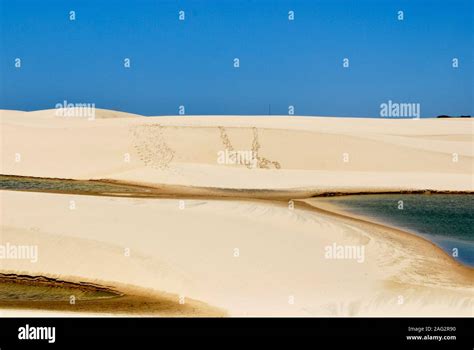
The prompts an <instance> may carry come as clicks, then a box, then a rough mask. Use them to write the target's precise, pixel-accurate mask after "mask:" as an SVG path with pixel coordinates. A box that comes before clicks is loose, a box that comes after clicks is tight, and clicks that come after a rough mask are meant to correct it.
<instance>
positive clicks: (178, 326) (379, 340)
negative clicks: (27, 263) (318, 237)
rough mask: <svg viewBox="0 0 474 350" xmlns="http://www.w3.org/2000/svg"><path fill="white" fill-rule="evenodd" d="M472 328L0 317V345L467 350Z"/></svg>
mask: <svg viewBox="0 0 474 350" xmlns="http://www.w3.org/2000/svg"><path fill="white" fill-rule="evenodd" d="M35 327H39V328H35ZM44 327H54V342H53V341H52V340H53V339H52V336H51V333H52V328H44ZM32 329H33V330H32ZM473 330H474V322H473V318H0V349H1V350H6V349H17V348H30V347H31V348H39V347H41V348H56V347H57V348H64V347H65V346H68V345H71V346H72V345H75V346H84V347H87V348H88V349H89V348H94V347H95V346H101V347H102V346H103V345H102V344H104V343H106V344H108V345H113V344H120V345H126V344H134V345H135V346H136V345H138V344H140V343H141V341H143V342H144V343H143V344H145V343H149V342H150V341H154V340H155V339H156V340H157V339H159V338H161V337H178V338H180V339H181V340H183V339H184V338H186V337H202V336H211V337H221V336H233V337H235V336H260V337H262V336H263V337H270V340H271V339H276V340H278V339H282V337H285V336H291V337H313V338H315V339H314V340H313V341H316V343H317V342H318V339H319V340H320V341H321V344H323V343H325V342H327V341H329V342H331V343H332V344H334V345H342V344H345V345H349V344H350V345H366V344H376V345H379V346H380V345H384V344H387V345H400V346H403V348H412V347H413V348H417V349H418V348H420V347H429V348H431V349H433V348H449V349H457V348H468V349H472V348H473V346H474V335H473V334H474V331H473ZM20 333H22V334H21V335H20ZM26 333H28V335H26ZM48 334H49V338H48ZM40 336H42V337H43V339H31V338H35V337H40ZM21 337H23V338H25V337H26V338H27V339H19V338H21Z"/></svg>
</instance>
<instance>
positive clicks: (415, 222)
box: [330, 194, 474, 267]
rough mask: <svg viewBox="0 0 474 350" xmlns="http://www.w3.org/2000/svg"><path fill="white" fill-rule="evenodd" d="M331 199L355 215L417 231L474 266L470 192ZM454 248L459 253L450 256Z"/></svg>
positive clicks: (473, 212) (473, 213)
mask: <svg viewBox="0 0 474 350" xmlns="http://www.w3.org/2000/svg"><path fill="white" fill-rule="evenodd" d="M330 201H331V202H333V203H334V204H337V205H339V206H341V207H342V208H344V209H345V210H347V211H349V212H352V213H354V214H358V215H362V216H366V217H370V218H372V219H374V220H375V221H378V222H382V223H385V224H388V225H391V226H396V227H399V228H401V229H404V230H406V231H410V232H413V233H416V234H418V235H420V236H422V237H424V238H426V239H429V240H430V241H432V242H433V243H435V244H437V245H438V246H439V247H441V248H442V249H444V250H445V251H446V252H447V253H448V254H449V255H452V256H453V257H454V258H455V259H457V260H458V261H460V262H461V263H463V264H465V265H469V266H472V267H474V195H473V194H430V195H428V194H400V195H398V194H387V195H356V196H343V197H335V198H331V199H330ZM400 201H402V202H400ZM401 204H402V205H403V207H401ZM454 248H457V250H458V256H455V255H453V249H454Z"/></svg>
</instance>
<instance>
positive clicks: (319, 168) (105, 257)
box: [0, 110, 474, 316]
mask: <svg viewBox="0 0 474 350" xmlns="http://www.w3.org/2000/svg"><path fill="white" fill-rule="evenodd" d="M101 113H104V115H105V114H107V116H109V118H100V117H101ZM117 115H118V114H117ZM110 116H111V115H110V113H106V112H102V111H100V110H98V111H96V119H95V120H90V121H89V120H84V119H77V118H76V119H74V118H72V119H68V118H60V117H55V116H54V111H39V112H30V113H22V112H11V111H2V112H1V127H2V130H1V136H2V147H1V156H2V159H1V170H0V173H2V174H12V175H23V176H40V177H54V178H74V179H98V178H106V179H115V180H123V181H129V182H136V183H146V184H152V185H160V184H178V185H186V186H204V187H215V188H234V189H235V188H237V189H279V190H283V189H284V190H291V191H293V192H294V193H295V194H298V193H301V194H307V193H312V192H324V191H354V192H359V191H380V190H400V189H403V190H415V189H431V190H445V191H453V190H455V191H472V190H473V182H472V166H473V148H472V126H473V122H472V121H471V120H371V119H332V118H300V117H271V118H270V117H240V118H238V117H232V118H227V117H166V118H164V117H160V118H142V117H134V118H132V117H130V118H126V115H119V117H115V118H114V117H110ZM219 126H221V127H224V130H222V129H219ZM253 128H257V130H256V132H257V134H258V140H257V139H254V132H255V131H254V129H253ZM225 135H227V136H225ZM226 137H227V139H228V140H229V141H230V142H231V143H232V146H233V148H234V149H235V150H251V149H252V144H254V145H256V144H257V142H258V144H259V145H260V148H259V156H260V157H261V159H263V158H265V159H267V160H269V161H273V162H278V163H279V165H280V169H248V168H246V167H245V166H229V165H220V164H217V162H216V158H217V152H218V151H221V150H225V149H226V146H225V142H224V141H225V138H226ZM223 140H224V141H223ZM227 146H228V143H227ZM345 152H347V153H349V162H347V163H345V162H343V153H345ZM16 153H18V154H21V161H19V162H16V161H15V154H16ZM126 153H128V154H129V156H130V162H126V161H124V154H126ZM453 153H457V154H458V161H457V162H453V161H452V159H453ZM269 164H272V163H269ZM261 165H264V163H261ZM272 166H273V165H272ZM0 196H1V226H2V234H1V236H0V240H1V242H4V243H5V242H9V243H10V244H28V245H31V244H36V245H38V247H39V255H40V256H39V261H38V262H37V263H31V262H28V261H24V260H2V261H0V264H1V265H0V270H1V271H9V272H16V273H20V272H22V273H28V274H45V275H48V276H61V277H62V278H71V279H78V278H79V279H82V280H84V279H86V280H91V281H100V282H103V281H107V282H110V283H112V284H113V282H117V283H124V284H130V285H134V286H139V287H145V288H152V289H156V290H159V291H164V292H168V293H175V294H176V295H184V296H186V297H189V298H193V299H196V300H200V301H203V302H206V303H208V304H210V305H212V306H217V307H221V308H223V309H225V310H227V311H228V313H229V314H230V315H239V316H242V315H264V316H276V315H295V316H310V315H311V316H321V315H324V316H341V315H357V316H375V315H380V316H394V315H410V316H422V315H427V316H438V315H450V316H466V315H467V316H469V315H472V312H473V305H474V301H473V292H474V288H473V284H474V278H473V276H474V275H473V270H472V269H469V268H465V267H462V266H460V265H459V264H458V263H456V262H455V261H454V260H453V259H452V258H450V257H448V256H447V255H446V254H445V253H444V252H442V251H441V250H440V249H438V248H436V247H435V246H433V245H432V244H431V243H429V242H427V241H425V240H423V239H420V238H417V237H414V236H412V235H408V234H404V233H402V232H399V231H396V230H390V229H383V228H380V227H376V226H374V225H370V224H366V223H363V222H359V221H355V220H351V219H347V218H341V217H335V216H332V215H329V214H324V213H321V212H316V211H312V210H309V209H304V208H303V207H301V206H300V205H299V204H297V208H296V209H294V210H290V209H288V207H287V206H286V205H285V203H278V202H270V201H249V200H198V199H195V200H185V209H180V208H179V200H178V199H132V198H130V199H125V198H108V197H93V196H74V195H58V194H45V193H25V192H12V191H1V192H0ZM70 200H74V201H75V204H76V209H75V210H70V209H69V204H70ZM334 243H336V244H338V245H356V246H364V247H365V255H364V262H362V263H359V262H357V261H356V260H353V259H346V260H334V259H327V258H325V256H324V254H325V248H326V247H327V246H330V245H332V244H334ZM236 248H237V249H239V254H240V255H239V257H235V256H234V253H235V249H236ZM126 249H130V256H125V254H124V252H125V251H126ZM292 298H294V303H291V300H293V299H292ZM289 301H290V302H289ZM8 314H11V311H9V312H8Z"/></svg>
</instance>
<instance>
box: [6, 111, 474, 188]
mask: <svg viewBox="0 0 474 350" xmlns="http://www.w3.org/2000/svg"><path fill="white" fill-rule="evenodd" d="M102 113H105V114H106V113H107V112H105V111H98V112H97V114H98V115H99V114H102ZM113 113H116V112H113ZM105 114H104V115H105ZM45 116H46V117H45ZM473 125H474V124H473V122H472V120H470V119H464V120H439V119H436V120H374V119H359V118H358V119H348V118H302V117H194V116H189V117H154V118H145V117H136V118H106V119H101V118H96V119H95V120H87V119H86V118H82V119H81V118H64V117H56V116H55V115H54V110H48V111H39V112H29V113H23V114H21V116H19V115H18V113H17V112H14V113H10V112H9V111H2V112H1V127H2V133H1V134H2V151H1V157H2V158H1V169H0V173H2V174H10V175H24V176H38V177H53V178H55V177H56V178H58V177H59V178H73V179H115V180H124V181H129V182H135V183H141V184H147V185H156V184H175V185H186V186H200V187H216V188H237V189H297V190H301V191H305V192H308V191H309V192H315V193H317V192H325V191H345V192H351V191H360V190H361V189H363V190H364V191H385V190H387V191H397V190H420V189H421V190H424V189H427V190H430V189H431V190H443V191H472V190H473V189H474V185H473V181H472V169H473V165H474V163H473V152H474V151H473V147H472V135H473V133H472V131H473ZM443 135H449V138H446V137H443ZM226 150H227V151H232V150H234V151H244V152H245V151H247V152H254V153H253V154H255V157H256V158H257V167H255V168H251V169H249V167H247V166H245V165H233V164H219V163H218V152H225V151H226ZM19 157H20V160H19V159H18V158H19Z"/></svg>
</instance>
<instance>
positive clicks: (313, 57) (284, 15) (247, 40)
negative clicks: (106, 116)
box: [0, 0, 474, 117]
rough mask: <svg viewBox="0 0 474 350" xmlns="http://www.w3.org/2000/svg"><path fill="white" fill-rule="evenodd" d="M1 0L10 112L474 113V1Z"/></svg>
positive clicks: (0, 76)
mask: <svg viewBox="0 0 474 350" xmlns="http://www.w3.org/2000/svg"><path fill="white" fill-rule="evenodd" d="M0 1H1V10H0V11H1V12H0V27H1V33H0V35H1V37H0V38H1V40H0V83H1V85H0V89H1V90H0V108H1V109H19V110H37V109H46V108H54V106H55V105H56V104H57V103H61V102H62V101H64V100H67V101H68V102H72V103H95V105H96V107H98V108H108V109H114V110H122V111H128V112H134V113H140V114H144V115H167V114H168V115H169V114H178V106H179V105H184V106H185V108H186V114H268V113H269V106H271V113H272V114H287V113H288V106H289V105H293V106H295V114H298V115H335V116H370V117H377V116H379V113H380V104H381V103H384V102H387V101H388V100H392V101H394V102H403V103H420V105H421V114H422V116H423V117H429V116H436V115H439V114H451V115H460V114H474V106H473V104H474V102H473V76H474V72H473V69H474V67H473V63H474V62H473V58H474V57H473V48H474V42H473V32H474V27H473V12H474V9H473V5H472V3H473V1H472V0H451V1H448V0H445V1H436V0H431V1H428V0H409V1H395V0H393V1H390V0H370V1H369V0H358V1H355V0H353V1H342V0H340V1H337V0H336V1H334V0H332V1H329V0H326V1H316V0H312V1H310V0H308V1H302V0H301V1H283V0H280V1H279V0H273V1H270V0H268V1H265V0H260V1H257V0H254V1H250V0H247V1H244V0H215V1H214V0H201V1H198V0H195V1H183V0H173V1H160V0H154V1H151V0H150V1H145V0H142V1H100V0H95V1H93V0H78V1H74V0H69V1H64V0H63V1H59V0H58V1H53V0H42V1H38V0H23V1H17V0H0ZM71 10H73V11H75V12H76V20H75V21H70V20H69V11H71ZM180 10H184V11H185V15H186V19H185V21H179V19H178V12H179V11H180ZM290 10H293V11H294V12H295V20H294V21H289V20H288V11H290ZM399 10H402V11H404V17H405V18H404V20H403V21H398V20H397V11H399ZM15 58H21V68H16V67H15ZM124 58H130V59H131V67H130V68H125V67H124V65H123V60H124ZM234 58H239V59H240V67H239V68H234V67H233V59H234ZM344 58H349V60H350V61H349V68H343V65H342V62H343V61H342V60H343V59H344ZM453 58H458V59H459V67H458V68H457V69H454V68H453V67H452V59H453Z"/></svg>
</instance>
